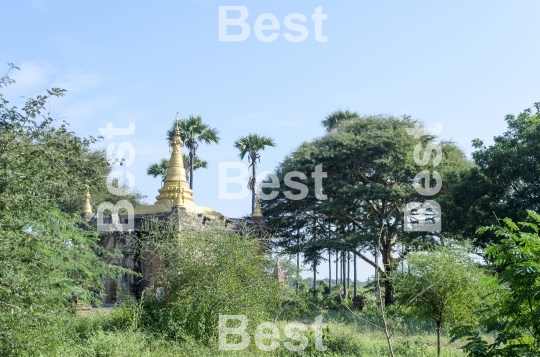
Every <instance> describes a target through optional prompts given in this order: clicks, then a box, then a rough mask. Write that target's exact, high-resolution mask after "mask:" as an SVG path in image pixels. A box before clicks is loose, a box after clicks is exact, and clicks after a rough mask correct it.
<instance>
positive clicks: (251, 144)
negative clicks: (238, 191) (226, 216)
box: [234, 133, 276, 213]
mask: <svg viewBox="0 0 540 357" xmlns="http://www.w3.org/2000/svg"><path fill="white" fill-rule="evenodd" d="M267 146H276V143H275V142H274V139H272V138H270V137H268V136H262V135H258V134H251V133H250V134H248V135H246V136H242V137H241V138H240V139H238V140H236V141H235V142H234V147H235V148H237V149H238V151H240V154H239V155H238V156H240V159H242V160H243V159H244V158H245V157H246V155H247V158H248V161H249V166H250V167H251V170H252V176H251V178H250V180H249V189H250V190H251V213H253V211H254V209H255V186H256V182H255V177H256V173H257V161H259V162H261V155H260V154H259V152H260V151H262V150H264V149H265V148H266V147H267Z"/></svg>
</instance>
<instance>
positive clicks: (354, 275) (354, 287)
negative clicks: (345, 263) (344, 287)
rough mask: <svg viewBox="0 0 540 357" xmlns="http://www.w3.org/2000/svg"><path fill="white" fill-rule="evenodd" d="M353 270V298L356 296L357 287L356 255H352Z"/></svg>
mask: <svg viewBox="0 0 540 357" xmlns="http://www.w3.org/2000/svg"><path fill="white" fill-rule="evenodd" d="M353 269H354V273H353V278H354V284H353V289H354V297H356V296H358V286H357V284H356V279H357V278H356V254H353Z"/></svg>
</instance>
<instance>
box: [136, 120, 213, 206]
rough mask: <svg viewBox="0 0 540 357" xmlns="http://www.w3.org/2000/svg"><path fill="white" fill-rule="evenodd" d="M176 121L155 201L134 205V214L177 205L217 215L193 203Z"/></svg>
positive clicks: (182, 143) (182, 144)
mask: <svg viewBox="0 0 540 357" xmlns="http://www.w3.org/2000/svg"><path fill="white" fill-rule="evenodd" d="M178 121H179V118H178V117H177V118H176V128H175V130H174V138H173V140H172V141H171V143H170V147H171V158H170V160H169V167H168V168H167V172H166V173H165V181H163V186H162V187H161V188H160V189H159V190H158V192H159V195H157V196H156V202H154V204H153V205H141V206H135V214H151V213H158V212H169V211H170V210H171V209H172V208H173V207H178V208H183V209H185V210H186V211H187V212H190V213H197V214H199V213H203V214H208V215H219V214H218V213H217V212H215V211H214V210H213V209H211V208H208V207H202V206H197V205H196V204H195V199H194V198H193V191H192V190H191V189H190V188H189V183H188V181H187V179H186V169H185V168H184V161H183V160H182V147H183V146H184V142H183V141H182V138H181V137H180V129H179V127H178Z"/></svg>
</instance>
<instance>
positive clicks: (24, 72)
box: [5, 61, 54, 95]
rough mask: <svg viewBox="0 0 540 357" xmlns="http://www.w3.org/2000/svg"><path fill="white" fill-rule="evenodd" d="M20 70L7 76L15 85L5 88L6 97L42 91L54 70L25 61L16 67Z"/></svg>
mask: <svg viewBox="0 0 540 357" xmlns="http://www.w3.org/2000/svg"><path fill="white" fill-rule="evenodd" d="M18 67H19V68H20V70H13V71H12V72H10V74H9V76H10V77H11V78H12V79H13V80H15V83H13V84H11V85H10V86H8V87H7V90H6V91H5V92H6V94H8V95H23V94H24V95H28V94H29V93H34V92H35V91H37V90H43V89H45V88H46V87H47V84H48V83H49V81H50V79H49V78H50V76H51V74H52V73H54V69H53V68H52V67H51V66H49V65H45V64H37V63H35V62H32V61H27V62H24V63H22V64H21V65H19V66H18Z"/></svg>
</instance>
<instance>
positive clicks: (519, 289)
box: [452, 210, 540, 357]
mask: <svg viewBox="0 0 540 357" xmlns="http://www.w3.org/2000/svg"><path fill="white" fill-rule="evenodd" d="M503 223H504V225H503V226H492V227H487V228H482V229H479V233H486V232H490V231H491V232H493V233H494V234H495V235H496V236H497V237H499V238H500V242H499V243H497V244H492V245H490V246H488V247H487V248H486V249H485V255H486V258H487V259H488V260H489V261H491V262H492V263H493V265H494V267H495V269H496V270H497V271H498V272H499V275H498V283H499V288H498V289H496V290H494V291H493V293H492V295H493V296H494V297H495V298H496V300H495V304H494V305H492V306H488V308H486V309H484V310H483V311H481V313H480V326H481V328H482V329H483V330H485V331H486V332H487V333H493V334H495V336H496V338H495V341H494V342H492V343H487V342H485V341H483V340H482V339H481V338H480V337H479V336H478V333H477V331H476V332H475V331H474V330H472V329H470V330H467V331H465V333H463V331H460V330H455V331H453V332H452V334H454V335H455V339H457V338H466V339H467V340H468V341H469V342H468V343H467V345H465V346H464V349H465V350H466V351H467V352H468V353H469V355H470V356H516V357H517V356H537V355H538V353H540V237H539V235H538V225H539V224H540V215H538V214H537V213H535V212H533V211H530V210H529V211H528V220H527V221H526V222H519V223H517V224H516V223H514V222H513V221H512V220H511V219H508V218H506V219H504V220H503ZM478 346H484V347H483V349H480V348H479V347H478Z"/></svg>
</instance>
